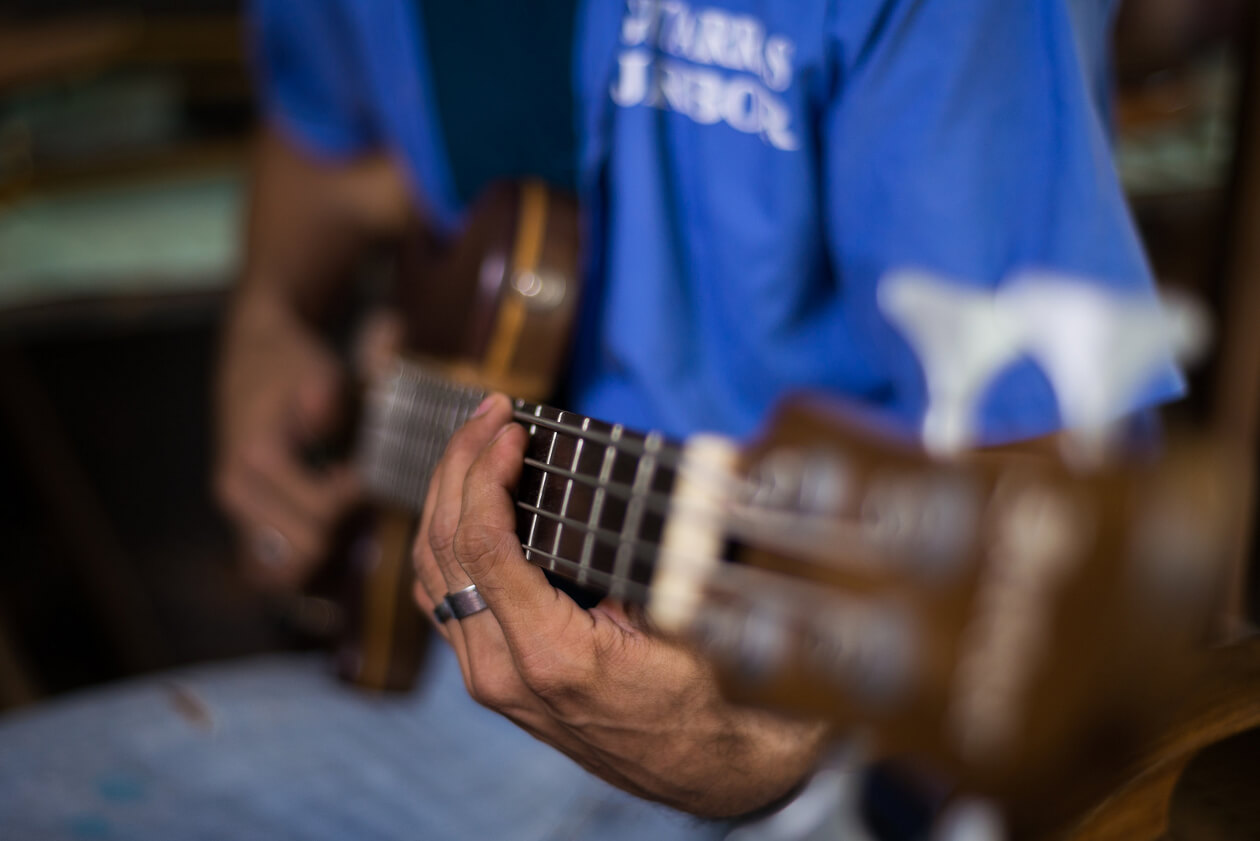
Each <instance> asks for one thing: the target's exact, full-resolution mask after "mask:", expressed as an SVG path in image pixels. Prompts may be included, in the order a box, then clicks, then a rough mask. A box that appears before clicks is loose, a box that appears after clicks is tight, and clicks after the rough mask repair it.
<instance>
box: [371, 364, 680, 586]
mask: <svg viewBox="0 0 1260 841" xmlns="http://www.w3.org/2000/svg"><path fill="white" fill-rule="evenodd" d="M484 395H485V392H484V390H482V389H480V388H477V387H471V386H466V385H463V384H460V383H457V382H454V381H452V380H450V379H448V378H446V377H444V376H442V375H441V374H440V373H438V372H436V371H434V370H431V369H429V368H428V367H426V366H424V365H421V364H417V363H411V362H400V363H398V364H397V366H396V368H395V370H394V372H393V373H392V374H391V376H390V377H389V378H387V379H385V380H383V381H381V382H380V383H379V384H378V385H377V386H376V387H375V388H374V389H373V390H372V392H371V393H370V394H369V399H368V405H367V411H366V414H365V418H364V424H363V430H362V433H361V437H360V446H359V465H360V469H361V471H362V473H363V475H364V477H365V481H366V482H367V485H368V487H369V489H370V490H371V491H372V493H373V494H374V495H375V496H377V497H378V498H381V499H383V500H386V501H389V502H392V503H395V504H399V505H402V506H404V507H406V508H408V509H411V510H413V511H417V512H419V511H420V509H421V507H422V506H423V504H424V497H425V493H426V491H427V489H428V484H429V477H430V476H431V475H432V473H433V469H434V467H435V466H436V465H437V463H438V461H439V460H440V459H441V456H442V453H443V451H444V450H445V448H446V443H447V441H448V440H449V439H450V437H451V435H453V434H454V432H455V430H457V429H458V428H459V427H460V426H461V425H462V424H463V423H464V421H466V420H467V419H468V417H469V416H470V415H471V414H472V413H473V411H474V410H475V409H476V407H477V405H478V404H479V403H480V402H481V400H482V398H483V397H484ZM516 418H517V420H518V421H520V422H521V423H522V424H523V425H524V426H525V427H526V429H527V430H528V431H529V443H528V446H527V448H526V453H525V464H524V468H523V470H522V474H521V480H520V484H519V486H518V488H517V502H516V505H517V534H518V535H519V536H520V540H521V546H522V548H523V549H524V550H525V557H526V558H527V559H528V560H529V561H531V562H532V563H534V564H536V565H538V566H540V567H542V568H544V569H547V570H550V571H551V572H554V573H556V574H558V575H561V576H563V577H565V578H568V579H570V580H572V581H574V582H576V583H577V584H579V585H582V586H584V587H587V588H590V589H592V590H596V591H598V592H601V593H607V594H608V595H610V596H612V597H614V598H618V599H625V600H629V601H639V602H642V601H644V600H646V598H647V587H648V584H649V582H650V581H651V578H652V572H653V569H654V567H655V561H656V556H657V551H658V547H659V544H660V540H661V534H662V531H663V529H664V520H665V517H664V512H665V511H666V509H667V507H668V503H669V497H670V493H671V492H672V489H673V485H674V479H675V470H676V467H677V464H678V459H679V456H680V448H679V447H678V445H677V444H675V443H673V442H670V441H667V440H665V439H664V438H662V437H661V436H660V435H658V434H655V433H650V434H646V435H645V434H642V433H638V432H634V431H632V430H628V429H625V428H624V427H622V426H620V425H618V424H608V423H604V422H602V421H598V420H594V419H592V418H588V417H584V416H582V415H578V414H574V413H572V412H563V411H559V410H557V409H552V408H549V407H546V406H541V405H537V404H533V403H526V402H525V401H521V400H518V401H516Z"/></svg>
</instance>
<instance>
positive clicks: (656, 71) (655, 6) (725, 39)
mask: <svg viewBox="0 0 1260 841" xmlns="http://www.w3.org/2000/svg"><path fill="white" fill-rule="evenodd" d="M621 44H622V47H623V48H624V49H623V50H622V51H621V53H620V55H618V57H617V65H618V66H617V78H616V80H615V81H614V82H613V84H612V90H611V94H612V99H613V102H615V103H616V104H617V105H620V106H621V107H623V108H631V107H634V106H636V105H644V106H648V107H651V108H660V109H663V110H667V111H675V112H677V113H679V114H685V115H686V116H687V117H689V118H691V119H692V120H694V121H695V122H697V123H700V124H702V125H713V124H716V123H726V124H727V125H729V126H730V127H731V128H733V129H736V130H737V131H742V132H745V133H747V134H756V135H760V136H761V138H762V139H763V140H764V141H765V142H766V143H769V144H770V145H771V146H773V147H775V148H776V149H784V150H788V151H791V150H794V149H796V148H798V147H799V146H800V141H799V140H798V138H797V136H796V134H795V133H794V132H793V131H792V126H791V112H790V111H789V110H788V107H787V104H786V103H785V102H784V101H783V98H782V97H781V96H779V95H777V94H779V93H781V92H783V91H785V90H787V89H788V87H789V86H790V85H791V84H792V54H793V52H794V51H795V49H796V47H795V45H794V44H793V43H792V41H791V40H790V39H788V38H786V37H784V36H782V35H768V34H767V33H766V27H765V25H764V24H763V23H762V22H761V21H759V20H757V19H756V18H754V17H752V16H750V15H738V14H732V13H730V12H727V11H723V10H721V9H712V8H706V9H699V10H693V9H692V8H691V7H690V6H688V5H687V4H686V3H684V2H681V0H627V3H626V16H625V18H624V19H623V20H622V24H621Z"/></svg>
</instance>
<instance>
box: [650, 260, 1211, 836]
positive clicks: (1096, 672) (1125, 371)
mask: <svg viewBox="0 0 1260 841" xmlns="http://www.w3.org/2000/svg"><path fill="white" fill-rule="evenodd" d="M880 302H881V306H882V307H883V308H884V310H885V313H886V314H887V315H888V317H889V319H890V321H892V322H893V323H894V324H895V325H897V326H899V327H900V328H901V329H902V331H903V333H904V334H905V336H906V338H907V341H908V342H909V343H910V345H911V346H912V347H913V348H915V349H916V350H917V351H918V352H919V353H920V355H921V357H922V358H923V360H924V364H923V373H924V379H925V383H926V387H927V398H928V405H927V411H926V415H925V418H924V423H923V427H922V429H921V430H920V434H921V440H919V441H914V440H909V441H907V440H905V439H904V438H903V439H897V438H894V437H891V436H890V435H889V434H888V433H887V432H886V431H881V429H886V428H887V427H886V426H882V425H881V424H879V423H877V422H871V421H869V420H863V419H861V418H859V417H858V416H856V415H855V414H853V412H852V411H851V410H846V409H842V408H839V407H838V406H837V405H836V404H834V403H828V402H826V401H822V400H818V399H808V398H806V399H800V400H797V401H794V402H790V403H788V404H786V405H785V406H783V407H781V409H780V410H779V412H778V413H777V415H776V416H775V418H774V419H773V421H772V423H771V424H770V426H769V429H768V431H767V432H766V434H765V435H764V436H763V437H762V438H761V439H760V440H759V441H758V442H756V443H755V444H753V445H752V446H751V447H750V448H748V449H747V450H745V451H743V452H739V453H737V452H735V451H734V450H732V449H731V448H729V447H727V448H726V449H723V448H722V446H720V444H719V443H717V442H712V441H709V440H707V439H704V440H702V442H701V444H700V446H698V447H696V448H694V450H693V448H688V450H687V452H686V453H685V457H684V459H683V466H682V468H681V469H680V472H679V482H678V485H677V486H676V489H675V500H676V506H677V507H678V509H679V510H680V511H686V512H687V514H688V516H687V517H686V520H687V522H686V523H681V524H675V523H674V522H673V521H671V523H670V524H668V525H667V528H666V534H665V541H664V549H663V552H662V564H661V567H662V569H661V573H660V574H659V576H658V580H660V581H661V582H662V583H663V584H664V586H662V587H660V588H658V591H657V594H656V595H655V596H654V601H653V603H652V605H651V607H652V612H653V614H654V615H655V616H657V617H658V619H659V620H660V621H661V624H662V625H663V626H664V627H665V628H666V629H668V630H673V631H676V632H682V633H684V634H686V635H688V636H690V637H691V638H692V639H693V640H696V641H697V644H698V645H699V647H700V648H701V650H702V651H704V652H705V653H706V654H707V655H709V656H711V657H712V658H713V659H714V660H715V662H717V663H718V664H719V665H720V667H722V668H723V669H724V672H725V675H726V678H727V682H728V684H729V689H730V692H731V694H732V695H733V696H734V697H736V698H738V699H742V700H745V701H749V702H752V703H757V704H763V705H769V706H773V707H777V708H780V709H791V710H798V711H801V712H803V713H808V714H811V715H815V716H821V717H825V718H829V719H830V720H832V721H833V722H834V723H835V724H836V725H837V727H838V728H840V729H841V730H842V731H852V730H854V729H858V728H860V729H863V730H865V731H866V732H867V733H868V734H869V735H870V736H871V738H872V741H873V743H874V745H875V746H876V749H877V751H878V752H879V753H880V754H882V755H891V756H905V757H914V758H915V760H916V761H918V762H921V763H925V764H926V765H927V766H929V767H930V768H932V769H935V770H936V771H939V772H941V773H942V774H944V775H945V776H946V777H947V778H949V779H951V780H952V781H954V782H955V783H956V784H957V785H958V786H959V787H960V788H961V789H963V790H966V791H969V792H971V793H975V794H983V795H986V796H991V797H994V798H996V799H998V800H999V801H1000V802H1001V803H1002V804H1003V806H1004V808H1005V809H1006V810H1007V812H1008V815H1009V816H1010V817H1011V818H1012V819H1014V820H1016V821H1019V820H1021V819H1023V820H1028V819H1029V816H1032V815H1044V814H1045V812H1046V806H1045V800H1046V792H1047V791H1048V790H1049V791H1054V792H1055V793H1056V796H1058V797H1059V798H1060V802H1070V801H1071V800H1072V798H1073V796H1074V795H1073V793H1074V792H1075V796H1076V797H1077V800H1078V805H1080V803H1079V801H1080V800H1081V799H1082V798H1087V797H1088V796H1091V795H1096V794H1097V793H1098V791H1097V786H1096V784H1097V783H1099V782H1100V781H1101V780H1103V779H1105V778H1106V774H1107V773H1108V772H1109V773H1111V774H1115V773H1116V772H1117V771H1118V770H1119V766H1120V765H1121V764H1122V763H1123V762H1124V761H1125V760H1126V759H1131V758H1132V757H1133V756H1134V754H1135V752H1136V751H1137V749H1138V748H1139V747H1141V746H1142V745H1143V743H1144V741H1145V740H1147V739H1149V738H1150V734H1151V733H1152V732H1153V730H1154V729H1155V727H1156V726H1157V725H1158V723H1159V721H1160V719H1161V717H1162V716H1163V715H1164V714H1166V713H1167V712H1168V710H1169V706H1170V704H1171V703H1172V701H1173V699H1174V698H1175V691H1176V687H1177V685H1178V683H1179V682H1180V681H1182V680H1184V679H1185V677H1186V676H1187V674H1188V673H1189V672H1188V669H1189V668H1190V664H1191V662H1192V661H1193V656H1192V655H1193V653H1194V651H1195V649H1196V648H1197V647H1198V646H1199V645H1201V644H1202V643H1203V642H1204V641H1205V640H1206V639H1207V638H1208V636H1209V633H1210V628H1211V626H1212V621H1213V619H1214V618H1215V610H1216V608H1217V606H1218V604H1219V598H1220V594H1221V591H1222V586H1223V578H1224V576H1223V572H1224V563H1223V559H1224V558H1225V557H1226V556H1227V551H1226V548H1227V547H1226V546H1225V545H1224V541H1225V535H1227V534H1229V533H1230V531H1229V528H1228V524H1227V522H1226V520H1227V519H1228V517H1229V516H1230V512H1231V507H1230V506H1229V505H1228V504H1227V499H1226V493H1227V488H1228V487H1229V484H1228V481H1227V477H1228V476H1229V475H1231V472H1232V470H1231V465H1228V464H1227V463H1225V461H1224V459H1223V457H1222V455H1221V454H1220V453H1218V452H1216V451H1214V450H1213V449H1212V448H1211V447H1209V446H1207V445H1206V444H1205V443H1202V442H1199V443H1195V442H1191V441H1179V442H1177V443H1176V444H1175V445H1173V446H1170V447H1169V448H1168V450H1167V452H1165V453H1163V454H1161V455H1160V456H1159V457H1158V458H1155V457H1147V458H1136V459H1134V458H1126V457H1123V456H1120V457H1117V452H1118V448H1117V447H1116V446H1115V445H1116V439H1115V436H1114V431H1115V427H1114V422H1115V421H1116V420H1117V418H1118V417H1119V416H1121V415H1122V414H1123V409H1124V408H1125V407H1127V406H1130V405H1133V403H1134V402H1135V401H1136V400H1137V399H1138V395H1139V394H1140V393H1141V392H1142V391H1143V389H1144V388H1146V387H1147V386H1149V385H1150V383H1151V381H1152V380H1153V379H1155V378H1158V377H1160V376H1163V375H1165V374H1167V372H1168V371H1169V370H1170V366H1171V358H1172V347H1173V345H1174V344H1175V342H1174V341H1173V340H1174V339H1175V336H1173V335H1171V334H1170V332H1169V317H1168V314H1167V313H1166V312H1165V311H1164V310H1163V309H1162V308H1161V307H1160V306H1158V305H1157V304H1155V303H1154V302H1153V301H1151V300H1149V299H1146V298H1144V297H1142V296H1141V295H1136V294H1135V295H1127V294H1120V293H1108V292H1105V291H1099V290H1098V289H1096V288H1095V287H1094V286H1092V285H1090V284H1087V283H1083V282H1080V281H1078V280H1075V279H1072V278H1067V277H1062V276H1054V275H1044V274H1040V275H1027V276H1023V277H1020V278H1016V279H1014V280H1013V281H1012V282H1011V283H1009V284H1005V285H1003V286H1002V287H1001V288H1000V289H999V290H998V291H995V290H987V289H975V288H966V287H964V286H960V285H957V284H952V283H949V282H945V281H942V280H941V279H939V278H935V277H932V276H930V275H926V274H922V273H913V272H907V273H900V274H895V275H892V276H890V277H889V278H887V279H886V281H885V283H884V284H883V285H882V287H881V290H880ZM1021 358H1031V359H1033V360H1034V361H1035V362H1036V363H1037V364H1038V365H1039V366H1040V367H1041V368H1042V370H1043V371H1044V372H1045V374H1046V376H1047V379H1048V380H1049V381H1050V382H1051V384H1052V385H1053V387H1054V388H1055V391H1056V396H1057V397H1058V399H1059V407H1060V414H1061V416H1062V420H1063V421H1064V424H1065V426H1067V427H1068V429H1069V433H1068V434H1067V436H1064V437H1066V438H1067V439H1068V440H1069V442H1072V443H1075V444H1076V445H1077V446H1075V447H1063V446H1062V445H1061V440H1056V441H1054V442H1038V443H1034V444H1032V445H1024V446H1023V447H1021V448H1007V449H1002V450H991V451H983V450H981V451H969V449H968V448H969V447H971V446H973V445H974V441H975V440H976V438H977V437H978V434H977V419H976V415H977V411H978V406H979V403H980V401H981V398H982V396H983V394H984V393H985V390H986V389H987V388H988V387H989V385H990V384H991V383H992V382H993V381H994V380H995V379H996V378H997V376H998V375H999V374H1000V373H1001V372H1002V371H1003V370H1004V369H1005V368H1006V367H1007V366H1008V365H1010V364H1012V363H1014V362H1015V361H1017V360H1018V359H1021ZM1099 360H1103V361H1104V362H1103V363H1100V362H1099ZM1082 454H1084V456H1085V457H1082ZM723 475H725V476H727V477H728V480H727V481H726V482H723V481H722V480H721V479H718V478H715V477H719V476H723ZM697 514H698V515H699V516H696V515H697ZM674 519H678V520H681V519H683V518H674ZM697 557H711V558H721V559H722V560H720V561H711V562H708V563H702V562H697V561H695V560H694V559H695V558H697ZM654 583H655V582H654ZM1096 773H1097V774H1098V775H1100V776H1094V774H1096ZM1108 781H1113V780H1110V779H1108ZM1091 786H1094V788H1091Z"/></svg>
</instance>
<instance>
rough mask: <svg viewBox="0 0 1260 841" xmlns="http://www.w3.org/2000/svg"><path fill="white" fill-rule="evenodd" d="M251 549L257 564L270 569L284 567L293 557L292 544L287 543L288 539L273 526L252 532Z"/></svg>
mask: <svg viewBox="0 0 1260 841" xmlns="http://www.w3.org/2000/svg"><path fill="white" fill-rule="evenodd" d="M251 548H252V549H253V551H254V557H255V558H257V559H258V561H259V563H261V564H262V565H263V566H265V567H269V568H271V569H276V568H277V567H282V566H284V565H286V564H287V563H288V562H289V558H290V557H292V555H293V544H292V543H290V542H289V538H287V537H285V536H284V535H283V534H281V533H280V530H279V529H277V528H275V527H273V526H264V527H263V528H261V529H259V530H258V531H256V532H254V539H253V546H252V547H251Z"/></svg>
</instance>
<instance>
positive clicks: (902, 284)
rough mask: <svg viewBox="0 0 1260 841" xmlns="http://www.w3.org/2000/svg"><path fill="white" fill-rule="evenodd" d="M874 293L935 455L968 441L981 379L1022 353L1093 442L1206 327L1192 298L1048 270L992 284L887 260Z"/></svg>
mask: <svg viewBox="0 0 1260 841" xmlns="http://www.w3.org/2000/svg"><path fill="white" fill-rule="evenodd" d="M879 304H880V308H881V309H882V310H883V312H884V314H885V316H886V317H887V318H888V319H889V321H890V322H892V323H893V324H894V325H895V326H896V327H898V328H899V329H900V330H901V331H902V333H903V335H904V336H905V338H906V340H907V341H908V342H909V343H910V345H911V347H913V348H914V350H915V352H916V354H917V355H918V357H919V364H920V366H921V367H922V370H923V375H924V379H925V380H926V384H927V398H928V405H927V409H926V411H925V413H924V420H923V431H922V435H923V443H924V445H925V446H926V447H927V448H928V449H929V450H930V451H932V452H936V453H946V454H948V453H952V452H956V451H958V450H960V449H962V448H963V447H966V446H967V445H969V444H971V443H973V442H974V441H975V439H976V437H977V429H976V427H977V406H978V403H979V401H980V399H981V397H982V396H983V394H984V391H985V389H986V388H988V387H989V386H990V384H991V383H992V382H993V381H994V379H995V378H996V377H997V375H998V374H999V373H1000V372H1001V371H1002V369H1004V368H1006V367H1007V366H1008V365H1010V364H1011V363H1013V362H1014V361H1015V360H1016V359H1017V358H1019V357H1020V356H1023V355H1027V356H1029V357H1031V358H1032V359H1033V360H1034V361H1035V362H1036V363H1037V364H1038V365H1039V366H1040V367H1041V369H1042V371H1043V373H1045V375H1046V377H1047V379H1049V380H1050V384H1051V386H1052V387H1053V389H1054V393H1055V398H1056V400H1057V401H1058V406H1059V413H1060V416H1061V419H1062V421H1063V425H1064V426H1065V427H1066V428H1068V429H1070V430H1073V434H1074V435H1075V437H1076V438H1077V439H1078V441H1080V442H1083V443H1084V444H1086V445H1087V446H1085V447H1083V448H1082V450H1083V451H1087V452H1088V451H1093V452H1098V451H1100V450H1101V445H1102V443H1104V442H1105V441H1106V438H1107V433H1108V431H1109V429H1110V427H1111V425H1112V423H1113V422H1114V421H1116V420H1117V419H1118V418H1120V417H1121V416H1122V415H1123V414H1125V413H1126V412H1127V411H1129V410H1130V409H1131V408H1132V407H1133V406H1134V405H1135V403H1136V402H1137V400H1138V398H1139V397H1140V395H1141V392H1142V389H1144V388H1146V387H1148V386H1149V385H1150V384H1151V383H1152V382H1153V381H1154V380H1155V379H1156V377H1158V376H1159V375H1160V374H1161V373H1162V372H1165V371H1168V370H1171V369H1172V365H1173V357H1174V350H1175V349H1177V348H1178V346H1180V348H1181V349H1182V351H1183V352H1186V353H1190V352H1193V351H1194V349H1195V348H1196V347H1199V348H1201V347H1202V345H1203V344H1204V343H1205V341H1206V339H1205V336H1206V335H1207V333H1208V332H1209V331H1208V330H1207V328H1206V326H1205V322H1204V319H1203V318H1202V315H1201V313H1199V314H1196V312H1195V311H1194V310H1193V309H1192V308H1187V307H1186V306H1184V305H1180V306H1178V307H1176V308H1175V309H1174V308H1169V307H1167V306H1164V305H1161V303H1160V302H1159V301H1158V300H1157V299H1155V298H1153V297H1151V296H1149V295H1147V294H1146V293H1144V292H1142V291H1140V290H1139V291H1124V290H1115V289H1108V288H1104V287H1101V286H1099V285H1098V284H1097V283H1093V282H1090V281H1089V280H1088V279H1085V278H1080V277H1075V276H1071V275H1067V274H1061V273H1053V272H1025V273H1022V274H1019V275H1017V276H1015V277H1013V278H1012V279H1011V280H1010V281H1009V282H1007V283H1004V284H1002V285H1001V286H1000V287H999V289H998V290H997V291H993V290H988V289H976V288H974V287H970V286H967V285H964V284H961V283H959V282H957V281H952V280H950V279H948V278H945V277H942V276H940V275H934V274H931V273H929V272H924V271H917V270H903V271H896V272H892V273H890V274H889V275H887V276H886V277H885V278H884V279H883V281H882V282H881V283H880V288H879Z"/></svg>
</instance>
